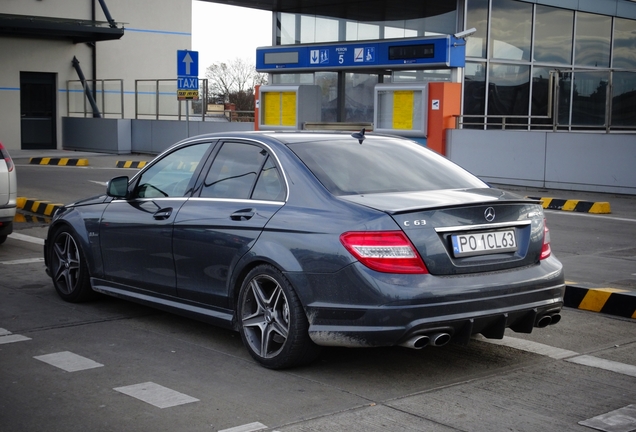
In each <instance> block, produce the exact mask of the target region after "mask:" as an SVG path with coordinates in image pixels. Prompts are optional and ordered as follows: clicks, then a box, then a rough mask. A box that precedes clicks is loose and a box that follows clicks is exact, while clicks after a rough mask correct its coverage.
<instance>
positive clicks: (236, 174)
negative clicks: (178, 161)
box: [201, 142, 267, 199]
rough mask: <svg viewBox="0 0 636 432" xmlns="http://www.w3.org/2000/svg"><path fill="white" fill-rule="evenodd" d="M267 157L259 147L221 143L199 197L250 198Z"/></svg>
mask: <svg viewBox="0 0 636 432" xmlns="http://www.w3.org/2000/svg"><path fill="white" fill-rule="evenodd" d="M266 158H267V152H266V151H265V150H263V149H262V148H260V147H258V146H255V145H252V144H246V143H237V142H226V143H224V144H223V147H221V150H219V153H218V154H217V156H216V158H215V159H214V162H212V166H211V167H210V171H209V173H208V175H207V177H206V178H205V181H204V182H203V189H202V190H201V196H202V197H206V198H236V199H247V198H249V197H250V194H251V193H252V188H253V187H254V183H255V182H256V179H257V177H258V174H259V173H260V171H261V167H262V166H263V163H264V162H265V159H266Z"/></svg>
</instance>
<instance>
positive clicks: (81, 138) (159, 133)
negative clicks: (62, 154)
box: [62, 117, 254, 154]
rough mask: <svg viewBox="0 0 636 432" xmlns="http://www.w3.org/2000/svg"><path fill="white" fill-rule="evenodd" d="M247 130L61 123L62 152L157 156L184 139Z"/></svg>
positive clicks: (249, 126) (194, 124) (157, 123)
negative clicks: (79, 151)
mask: <svg viewBox="0 0 636 432" xmlns="http://www.w3.org/2000/svg"><path fill="white" fill-rule="evenodd" d="M188 130H189V133H188ZM250 130H254V124H253V123H237V122H233V123H230V122H201V121H190V122H189V126H188V127H187V126H186V122H185V121H176V120H175V121H170V120H131V119H103V118H102V119H94V118H79V117H65V118H63V119H62V135H63V144H64V145H63V148H64V149H65V150H81V151H89V152H98V153H112V154H129V153H146V154H158V153H161V152H162V151H163V150H165V149H167V148H168V147H170V146H171V145H172V144H174V143H176V142H178V141H181V140H182V139H185V138H187V137H188V136H195V135H201V134H205V133H214V132H228V131H250Z"/></svg>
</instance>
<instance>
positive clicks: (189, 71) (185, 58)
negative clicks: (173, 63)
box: [177, 50, 199, 77]
mask: <svg viewBox="0 0 636 432" xmlns="http://www.w3.org/2000/svg"><path fill="white" fill-rule="evenodd" d="M177 76H179V77H198V76H199V52H198V51H188V50H179V51H177Z"/></svg>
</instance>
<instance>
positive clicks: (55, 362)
mask: <svg viewBox="0 0 636 432" xmlns="http://www.w3.org/2000/svg"><path fill="white" fill-rule="evenodd" d="M33 358H34V359H36V360H40V361H43V362H44V363H48V364H50V365H51V366H55V367H57V368H60V369H62V370H65V371H66V372H77V371H82V370H86V369H94V368H98V367H103V366H104V365H103V364H101V363H97V362H96V361H93V360H91V359H87V358H86V357H82V356H81V355H77V354H73V353H72V352H70V351H62V352H59V353H53V354H46V355H41V356H36V357H33Z"/></svg>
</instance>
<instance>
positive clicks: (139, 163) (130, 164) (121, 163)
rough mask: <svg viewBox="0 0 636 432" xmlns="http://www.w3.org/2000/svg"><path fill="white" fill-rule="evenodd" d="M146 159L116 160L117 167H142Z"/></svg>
mask: <svg viewBox="0 0 636 432" xmlns="http://www.w3.org/2000/svg"><path fill="white" fill-rule="evenodd" d="M146 163H147V162H146V161H117V168H143V167H145V166H146Z"/></svg>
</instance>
